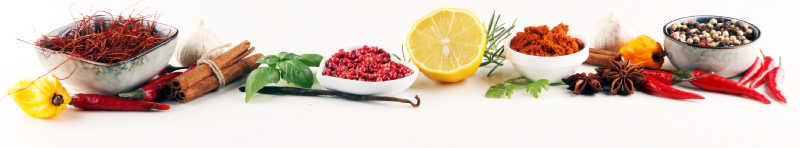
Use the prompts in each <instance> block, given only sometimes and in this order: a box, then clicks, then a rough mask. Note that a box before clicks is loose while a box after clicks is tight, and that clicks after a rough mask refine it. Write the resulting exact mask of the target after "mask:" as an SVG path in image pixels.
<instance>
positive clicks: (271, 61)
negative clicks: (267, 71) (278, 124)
mask: <svg viewBox="0 0 800 148" xmlns="http://www.w3.org/2000/svg"><path fill="white" fill-rule="evenodd" d="M280 60H281V59H280V58H278V56H275V55H269V56H266V57H263V58H261V59H258V61H256V63H259V64H267V65H269V66H270V67H274V66H275V64H278V62H280Z"/></svg>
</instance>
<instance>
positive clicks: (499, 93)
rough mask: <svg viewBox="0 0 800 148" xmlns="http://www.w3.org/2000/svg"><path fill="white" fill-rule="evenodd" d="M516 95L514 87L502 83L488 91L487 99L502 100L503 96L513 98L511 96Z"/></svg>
mask: <svg viewBox="0 0 800 148" xmlns="http://www.w3.org/2000/svg"><path fill="white" fill-rule="evenodd" d="M513 93H514V85H512V84H508V83H500V84H495V85H492V87H489V90H487V91H486V95H485V96H486V97H487V98H502V97H503V96H505V97H508V98H511V95H512V94H513Z"/></svg>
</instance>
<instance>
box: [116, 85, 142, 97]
mask: <svg viewBox="0 0 800 148" xmlns="http://www.w3.org/2000/svg"><path fill="white" fill-rule="evenodd" d="M117 96H119V97H122V98H128V99H137V100H140V99H143V98H144V96H145V93H144V90H142V88H138V89H136V90H133V91H130V92H124V93H119V94H117Z"/></svg>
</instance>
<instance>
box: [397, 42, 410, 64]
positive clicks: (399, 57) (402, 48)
mask: <svg viewBox="0 0 800 148" xmlns="http://www.w3.org/2000/svg"><path fill="white" fill-rule="evenodd" d="M392 56H393V57H394V58H395V59H397V61H402V62H411V58H408V57H407V56H406V48H405V46H403V45H400V55H397V54H396V53H392Z"/></svg>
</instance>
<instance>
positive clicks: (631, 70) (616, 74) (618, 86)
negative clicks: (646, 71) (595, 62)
mask: <svg viewBox="0 0 800 148" xmlns="http://www.w3.org/2000/svg"><path fill="white" fill-rule="evenodd" d="M609 62H610V64H609V65H608V66H602V67H599V68H597V69H595V70H596V71H597V74H598V75H600V77H601V79H602V80H603V82H604V83H605V84H606V85H609V86H610V87H611V88H610V89H609V93H611V94H612V95H616V94H620V95H630V94H633V91H634V90H636V87H637V86H641V85H642V83H644V82H645V78H644V75H643V74H642V68H643V67H641V66H636V65H631V63H630V61H628V60H624V59H617V60H612V61H609Z"/></svg>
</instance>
